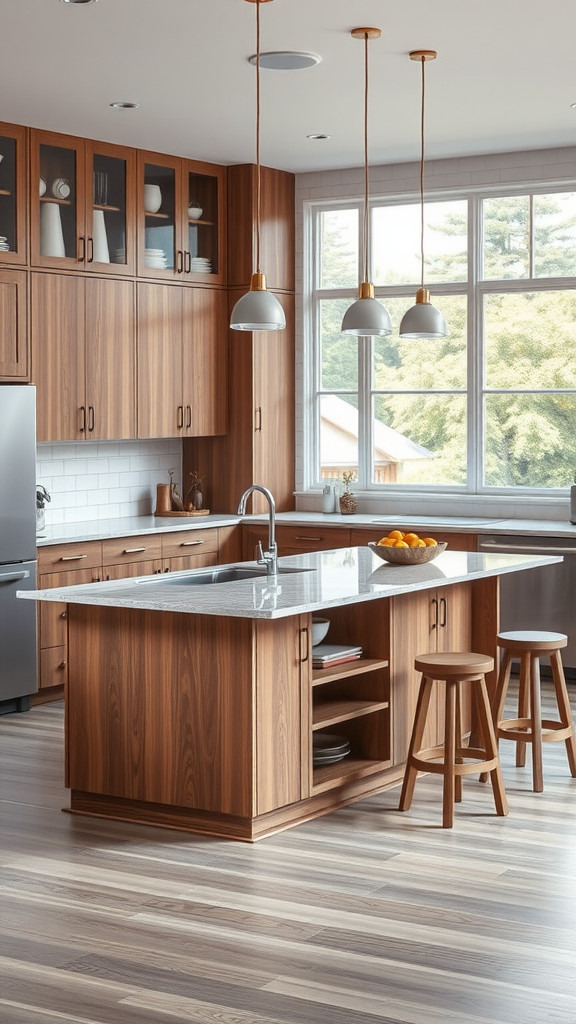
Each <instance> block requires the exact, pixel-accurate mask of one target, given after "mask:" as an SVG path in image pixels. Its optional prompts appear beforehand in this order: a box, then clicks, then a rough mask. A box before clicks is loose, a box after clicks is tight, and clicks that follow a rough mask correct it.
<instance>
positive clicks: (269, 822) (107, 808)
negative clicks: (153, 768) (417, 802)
mask: <svg viewBox="0 0 576 1024" xmlns="http://www.w3.org/2000/svg"><path fill="white" fill-rule="evenodd" d="M370 767H373V766H370ZM403 777H404V766H403V765H402V766H400V767H395V768H391V769H387V770H386V771H384V772H382V771H380V772H374V773H373V774H369V775H366V776H364V777H362V778H359V779H356V780H355V781H353V782H347V783H345V784H343V785H342V786H340V787H339V788H338V789H336V790H335V789H333V788H332V789H331V790H330V791H329V792H325V793H319V794H317V795H315V796H312V797H309V798H308V799H307V800H301V801H299V802H298V803H296V804H290V805H289V806H288V807H281V808H279V809H278V810H276V811H270V812H268V813H267V814H262V815H260V816H259V817H258V818H252V819H250V818H236V817H233V816H231V815H226V814H214V813H211V812H207V811H194V810H190V809H189V808H187V807H170V806H167V805H166V806H165V805H163V804H146V803H141V802H139V801H137V800H124V799H122V798H120V797H108V796H101V795H100V794H98V793H82V792H80V791H78V790H74V789H73V790H71V793H70V807H69V808H63V809H64V810H65V811H69V812H70V813H72V814H81V815H87V816H89V817H95V818H108V819H112V820H116V821H126V822H132V823H134V824H139V825H153V826H154V825H155V826H157V827H159V828H170V829H175V830H176V831H179V832H191V833H194V834H198V835H209V836H218V837H220V838H221V839H236V840H239V841H242V842H248V843H253V842H257V840H259V839H265V838H266V837H267V836H271V835H274V834H275V833H276V832H283V831H284V830H285V829H288V828H292V827H293V826H294V825H300V824H302V823H303V822H305V821H310V820H311V819H312V818H319V817H321V816H322V815H324V814H326V813H328V812H329V811H335V810H337V809H338V808H339V807H346V806H347V805H348V804H352V803H355V802H356V801H357V800H362V799H365V798H366V797H369V796H374V795H375V794H376V793H381V792H383V791H384V790H387V789H392V788H393V787H395V786H399V785H400V783H401V782H402V779H403Z"/></svg>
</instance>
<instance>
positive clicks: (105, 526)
mask: <svg viewBox="0 0 576 1024" xmlns="http://www.w3.org/2000/svg"><path fill="white" fill-rule="evenodd" d="M241 521H242V517H241V516H232V515H225V514H224V513H222V515H213V516H212V515H211V516H177V517H175V518H174V519H172V518H164V517H163V516H158V517H157V516H124V517H122V518H121V519H96V520H94V521H92V522H86V523H67V524H63V525H60V526H47V527H46V528H45V529H44V530H42V533H40V534H37V536H36V544H37V546H38V547H39V548H43V547H48V546H49V545H50V544H72V543H75V542H76V541H89V540H110V539H111V538H113V537H135V536H137V535H139V534H147V533H175V532H176V531H178V530H206V529H208V527H215V526H236V525H237V524H238V523H240V522H241Z"/></svg>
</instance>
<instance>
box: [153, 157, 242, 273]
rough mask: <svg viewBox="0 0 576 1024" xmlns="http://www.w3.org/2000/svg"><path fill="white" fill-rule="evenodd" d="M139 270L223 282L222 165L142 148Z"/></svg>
mask: <svg viewBox="0 0 576 1024" xmlns="http://www.w3.org/2000/svg"><path fill="white" fill-rule="evenodd" d="M139 160H140V163H139V169H138V225H139V242H138V275H139V276H140V277H156V278H160V279H167V278H168V279H170V280H178V281H180V282H182V283H188V284H190V283H194V284H208V283H209V284H224V281H225V279H224V267H225V263H226V254H225V249H224V240H225V233H224V228H225V223H226V221H225V209H224V204H225V182H226V178H225V175H226V168H224V167H219V166H217V165H213V164H203V163H197V162H195V161H190V160H179V159H177V158H170V157H164V156H162V155H160V154H155V153H140V154H139Z"/></svg>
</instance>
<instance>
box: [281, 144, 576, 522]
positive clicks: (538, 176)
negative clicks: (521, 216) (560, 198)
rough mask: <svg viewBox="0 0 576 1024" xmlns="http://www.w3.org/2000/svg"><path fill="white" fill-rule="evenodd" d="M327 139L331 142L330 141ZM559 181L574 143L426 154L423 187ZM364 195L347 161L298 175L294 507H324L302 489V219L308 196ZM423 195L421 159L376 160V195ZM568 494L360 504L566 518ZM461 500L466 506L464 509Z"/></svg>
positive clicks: (572, 157)
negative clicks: (436, 156) (444, 157)
mask: <svg viewBox="0 0 576 1024" xmlns="http://www.w3.org/2000/svg"><path fill="white" fill-rule="evenodd" d="M328 144H329V143H328ZM541 182H542V183H546V184H552V185H554V184H557V183H563V182H565V183H566V184H567V186H569V187H570V188H574V186H575V184H576V146H570V147H566V148H559V149H538V150H530V151H528V152H520V153H493V154H487V155H485V156H470V157H460V158H454V159H450V160H429V161H426V176H425V194H426V197H427V198H429V197H430V195H431V194H433V193H434V192H437V191H439V190H446V189H457V188H487V187H488V188H489V187H490V186H497V187H499V186H504V187H505V186H506V185H521V184H525V183H526V184H529V185H534V184H538V183H541ZM363 194H364V169H363V167H362V166H360V167H351V168H346V169H344V170H340V171H313V172H310V173H307V174H298V175H297V176H296V491H297V492H300V493H298V496H297V498H296V508H297V509H299V510H305V509H309V510H316V509H317V510H321V508H322V501H321V495H306V494H304V493H303V491H302V489H303V481H304V471H303V450H304V445H303V442H304V436H303V427H302V424H303V422H304V417H303V399H304V393H303V369H304V351H303V338H302V322H303V218H302V208H303V205H302V204H303V203H304V202H306V201H310V200H311V201H314V200H316V201H320V200H325V199H350V198H358V196H362V195H363ZM419 194H420V164H419V163H403V164H388V165H385V166H377V167H370V195H371V196H373V197H376V196H387V195H394V196H402V195H410V196H414V195H416V196H417V195H419ZM567 502H568V498H567V499H566V501H564V500H560V501H558V499H546V498H544V499H543V500H542V501H537V502H536V501H534V500H531V499H523V500H522V499H519V498H515V497H511V498H509V499H503V498H494V499H490V498H480V499H479V498H475V497H474V496H466V497H463V498H462V499H460V498H455V497H454V495H451V496H450V497H449V498H447V497H446V498H442V496H441V495H439V496H434V497H433V498H430V497H429V496H428V495H424V496H416V495H415V496H410V497H406V496H402V495H398V496H394V495H388V496H387V497H386V498H374V499H367V500H366V501H364V502H362V503H361V506H360V511H362V512H364V511H365V512H376V513H377V512H381V513H382V512H384V511H387V512H390V513H394V512H396V511H398V512H403V513H405V514H408V513H410V512H414V513H416V514H418V513H421V512H424V511H427V512H428V514H429V515H432V514H439V515H441V514H445V513H447V512H449V511H450V510H452V512H453V513H454V512H456V510H457V509H458V510H461V512H462V514H467V515H484V514H486V512H492V511H494V512H495V513H498V514H499V515H505V516H506V517H508V516H521V517H526V518H547V519H549V518H551V519H565V518H567V508H568V504H567ZM459 506H460V508H458V507H459Z"/></svg>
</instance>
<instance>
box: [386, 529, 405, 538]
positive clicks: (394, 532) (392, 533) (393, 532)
mask: <svg viewBox="0 0 576 1024" xmlns="http://www.w3.org/2000/svg"><path fill="white" fill-rule="evenodd" d="M388 536H389V537H390V539H391V540H404V534H403V533H402V530H390V533H389V534H388Z"/></svg>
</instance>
